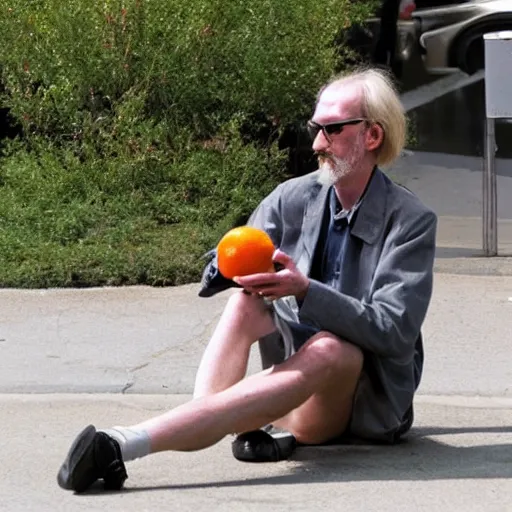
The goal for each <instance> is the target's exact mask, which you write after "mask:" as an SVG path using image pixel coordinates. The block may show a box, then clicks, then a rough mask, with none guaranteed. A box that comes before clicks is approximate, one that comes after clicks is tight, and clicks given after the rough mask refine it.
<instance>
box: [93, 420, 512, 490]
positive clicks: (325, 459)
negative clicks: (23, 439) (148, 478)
mask: <svg viewBox="0 0 512 512" xmlns="http://www.w3.org/2000/svg"><path fill="white" fill-rule="evenodd" d="M511 433H512V426H510V427H469V428H465V427H461V428H449V427H448V428H444V427H440V428H437V427H419V428H414V429H413V430H412V431H411V433H410V434H409V436H408V438H407V440H405V441H404V442H402V443H401V444H398V445H395V446H387V445H368V444H351V445H330V446H321V447H313V446H311V447H310V446H306V447H299V448H298V449H297V451H296V454H295V457H294V458H293V459H291V462H292V463H294V464H296V465H295V466H293V467H291V468H288V467H286V466H284V470H289V471H290V472H289V473H287V474H283V475H277V476H272V477H256V478H247V479H244V478H240V479H235V480H212V481H205V482H204V483H203V482H194V483H190V484H182V485H172V484H170V485H158V486H145V487H134V488H127V489H124V491H123V492H124V493H134V492H146V491H161V490H190V489H208V488H219V487H220V488H223V487H224V488H229V487H243V486H259V485H291V484H307V483H327V482H364V481H391V480H395V481H404V480H409V481H414V480H438V479H443V480H446V479H448V480H451V479H469V478H471V479H490V478H512V443H508V442H507V443H500V444H492V445H490V444H483V445H480V444H475V436H476V437H477V438H478V435H479V434H485V435H487V437H486V439H487V440H488V439H489V437H488V435H489V434H494V435H496V436H497V441H500V437H501V436H503V435H504V434H511ZM430 436H435V437H436V439H432V438H431V437H430ZM453 436H463V437H459V438H454V437H453ZM441 437H443V438H444V439H440V438H441ZM503 437H504V436H503ZM506 438H507V439H506V440H507V441H509V440H511V438H510V436H508V435H507V436H506ZM503 440H504V439H503ZM450 442H451V443H453V444H450ZM454 443H458V445H455V444H454ZM461 444H472V446H467V445H466V446H461ZM233 463H234V464H237V463H236V462H233ZM285 464H290V463H289V462H287V463H285ZM97 493H102V494H104V493H105V491H103V490H102V489H101V488H100V486H96V487H94V488H92V489H91V490H89V491H88V493H87V494H97Z"/></svg>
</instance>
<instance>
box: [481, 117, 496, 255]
mask: <svg viewBox="0 0 512 512" xmlns="http://www.w3.org/2000/svg"><path fill="white" fill-rule="evenodd" d="M494 126H495V122H494V119H492V118H488V117H486V121H485V169H484V175H483V248H484V253H485V255H486V256H496V255H497V254H498V222H497V218H498V209H497V203H498V201H497V189H496V160H495V155H496V137H495V132H494Z"/></svg>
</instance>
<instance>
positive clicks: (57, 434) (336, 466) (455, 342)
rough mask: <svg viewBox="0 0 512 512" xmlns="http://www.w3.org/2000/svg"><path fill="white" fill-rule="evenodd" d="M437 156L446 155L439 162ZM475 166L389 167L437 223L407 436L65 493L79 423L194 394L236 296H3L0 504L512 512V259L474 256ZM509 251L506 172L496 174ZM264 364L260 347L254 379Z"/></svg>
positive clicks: (425, 163)
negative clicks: (65, 470) (421, 364)
mask: <svg viewBox="0 0 512 512" xmlns="http://www.w3.org/2000/svg"><path fill="white" fill-rule="evenodd" d="M435 158H438V160H435ZM477 163H478V162H474V161H466V160H464V159H460V160H457V159H451V158H450V157H447V156H441V157H433V156H431V155H421V154H414V155H410V156H408V157H405V158H404V159H402V161H401V162H400V163H399V165H397V166H395V167H394V168H393V169H391V170H390V173H391V174H392V175H393V177H395V178H396V179H397V180H399V181H400V182H402V183H403V184H405V185H406V186H408V187H409V188H411V189H412V190H413V191H414V192H416V193H417V194H418V195H419V196H420V197H421V198H422V199H423V200H424V201H425V202H426V203H427V204H429V205H430V206H431V207H432V208H433V209H434V210H435V211H436V212H437V213H438V215H439V220H440V222H439V226H440V229H439V236H438V241H437V245H438V251H437V257H436V275H435V286H434V295H433V299H432V303H431V307H430V310H429V313H428V316H427V319H426V322H425V326H424V333H425V345H426V366H425V373H424V378H423V381H422V383H421V386H420V389H419V394H418V398H417V401H416V423H415V427H414V428H413V431H412V432H411V435H410V436H409V441H408V442H407V443H404V444H402V445H399V446H396V447H384V446H368V445H360V446H335V447H332V446H331V447H319V448H309V447H308V448H301V449H299V450H298V451H297V453H296V455H295V456H294V458H293V459H292V460H291V461H286V462H283V463H279V464H274V465H272V464H271V465H247V464H241V463H238V462H237V461H235V460H234V459H233V458H232V457H231V454H230V446H229V443H230V439H225V440H224V441H222V442H221V443H219V444H218V445H217V446H215V447H213V448H211V449H209V450H205V451H201V452H197V453H192V454H187V453H185V454H180V453H172V454H157V455H155V456H152V457H148V458H145V459H143V460H140V461H135V462H134V463H130V465H129V467H128V472H129V475H130V478H129V480H128V481H127V490H126V491H125V492H123V493H114V494H104V493H98V491H97V490H93V491H92V492H91V493H88V494H87V495H84V496H74V495H72V494H70V493H66V492H63V491H62V490H60V489H59V488H58V487H57V485H56V483H55V475H56V471H57V469H58V467H59V465H60V463H61V461H62V459H63V457H64V455H65V453H66V450H67V449H68V447H69V444H70V442H71V441H72V439H73V437H74V436H75V434H76V433H77V431H79V430H80V429H81V428H82V427H83V426H84V425H85V424H87V423H89V422H93V423H95V424H97V425H98V426H108V425H112V424H131V423H134V422H138V421H140V420H142V419H144V418H147V417H148V416H150V415H155V414H159V413H160V412H163V411H165V410H167V409H169V408H171V407H174V406H175V405H178V404H179V403H182V402H183V401H186V400H187V399H188V398H189V394H190V392H191V390H192V387H193V381H194V375H195V370H196V368H197V364H198V362H199V358H200V355H201V351H202V349H203V347H204V345H205V344H206V343H207V340H208V338H209V336H210V334H211V332H212V329H213V327H214V325H215V322H216V320H217V318H218V316H219V314H220V312H221V311H222V308H223V305H224V303H225V301H226V299H227V295H228V294H222V295H220V296H216V297H213V298H210V299H200V298H199V297H197V289H198V286H197V285H195V284H192V285H187V286H183V287H176V288H149V287H129V288H119V289H114V288H106V289H89V290H24V291H22V290H0V315H1V316H0V319H1V322H0V361H1V365H0V368H1V372H0V417H1V418H2V430H1V435H0V454H1V460H2V462H3V463H2V464H0V477H1V478H0V503H1V506H0V510H2V511H3V510H5V511H9V512H10V511H26V510H37V511H47V510H48V511H54V510H66V511H68V510H69V511H75V510H77V511H82V510H90V511H96V510H98V511H100V510H106V509H109V510H112V511H117V510H120V511H121V510H122V511H132V510H133V511H141V510H155V509H158V508H163V507H165V508H166V509H170V508H178V507H179V508H180V509H181V510H185V511H186V510H194V511H202V510H219V511H223V510H226V509H227V508H228V507H229V508H231V509H233V510H244V511H245V510H250V511H252V510H255V511H260V510H322V509H327V508H330V509H333V510H346V511H358V510H379V511H381V510H382V511H388V510H389V511H392V510H393V511H397V510H398V511H401V510H404V511H405V510H410V509H411V508H412V509H417V510H428V511H432V510H434V511H437V510H440V511H444V510H449V511H459V510H460V511H481V510H486V512H494V511H496V512H498V511H499V512H503V511H508V512H511V511H512V505H511V504H512V478H511V477H512V386H511V384H512V364H511V363H510V361H511V355H512V348H511V345H510V340H511V334H510V333H511V327H512V321H511V320H510V318H511V315H512V263H511V260H512V258H509V257H506V256H504V255H503V256H501V257H500V258H492V259H487V258H483V257H482V256H481V253H479V250H480V249H481V235H480V233H481V220H480V218H479V215H480V212H481V201H480V198H481V194H480V193H479V190H481V189H479V188H478V187H479V186H480V187H481V175H480V174H479V172H478V168H477ZM499 173H500V175H499V178H498V187H499V191H500V198H499V204H498V206H499V216H500V227H502V226H505V227H504V228H503V227H502V229H501V230H500V235H499V242H500V249H501V252H502V253H503V254H506V253H508V251H509V249H510V247H511V242H512V234H510V235H509V234H508V233H509V232H508V231H507V229H508V228H507V227H506V226H508V225H509V221H512V202H510V201H508V200H507V198H508V197H510V193H512V172H509V169H508V168H507V167H506V166H505V167H501V169H500V168H499ZM258 369H259V361H258V357H257V354H256V353H254V354H253V357H252V358H251V364H250V372H255V371H257V370H258Z"/></svg>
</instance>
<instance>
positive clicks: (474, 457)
mask: <svg viewBox="0 0 512 512" xmlns="http://www.w3.org/2000/svg"><path fill="white" fill-rule="evenodd" d="M185 398H186V397H185V396H174V395H158V396H154V395H132V396H122V395H21V396H20V395H4V396H0V415H1V417H2V437H1V441H0V443H1V452H2V461H3V463H2V464H1V465H0V502H1V504H2V506H1V510H2V511H6V512H27V511H37V512H55V511H65V512H78V511H80V512H81V511H88V512H91V511H98V512H100V511H106V510H108V511H110V512H144V511H148V512H154V511H160V510H169V511H175V510H176V511H183V512H188V511H194V512H211V511H215V512H217V511H218V512H225V511H227V510H229V511H232V512H247V511H249V512H252V511H255V512H269V511H272V512H281V511H310V512H314V511H324V510H332V511H338V510H343V511H344V512H360V511H363V510H365V511H366V510H368V511H378V512H410V511H411V510H415V511H416V510H417V511H420V512H422V511H425V512H427V511H428V512H434V511H435V512H437V511H442V512H444V511H449V512H453V511H461V512H462V511H464V512H481V511H482V510H485V512H510V510H511V496H512V445H511V438H512V427H511V425H512V404H511V403H510V402H511V401H510V399H508V401H506V400H504V399H502V400H501V401H497V400H494V401H492V400H489V399H469V398H463V399H461V398H452V399H450V400H447V399H439V398H435V397H432V398H425V397H422V398H420V399H419V400H418V404H417V421H416V427H415V428H414V430H413V432H412V434H411V436H410V440H409V442H407V443H403V444H401V445H398V446H395V447H386V446H369V445H360V446H325V447H318V448H313V447H303V448H299V449H298V450H297V452H296V454H295V455H294V457H293V458H292V459H291V460H289V461H285V462H281V463H277V464H244V463H241V462H238V461H236V460H235V459H233V457H232V456H231V447H230V439H229V438H228V439H225V440H223V441H222V442H221V443H219V444H218V445H216V446H214V447H212V448H210V449H208V450H203V451H200V452H195V453H161V454H156V455H153V456H151V457H147V458H144V459H141V460H138V461H134V462H132V463H129V464H128V466H127V468H128V474H129V478H128V480H127V481H126V490H125V491H123V492H122V493H111V494H108V493H104V492H100V491H99V490H98V488H95V489H92V490H91V491H90V492H89V493H87V494H84V495H78V496H75V495H73V494H71V493H69V492H64V491H62V490H61V489H60V488H58V487H57V484H56V482H55V477H56V472H57V469H58V467H59V466H60V464H61V462H62V460H63V457H64V455H65V453H66V451H67V450H68V448H69V445H70V443H71V442H72V440H73V437H74V435H75V434H76V433H77V432H78V431H79V430H81V429H82V427H83V426H84V425H85V424H87V423H89V422H91V421H92V422H95V423H96V424H98V425H105V424H109V423H110V422H111V421H112V419H113V418H115V419H116V420H117V421H118V422H119V423H121V424H132V423H134V422H137V421H140V420H141V419H143V418H146V417H147V416H148V415H154V414H157V413H159V412H163V411H165V410H166V409H168V408H169V407H173V406H175V405H177V404H179V403H182V402H183V401H184V400H185ZM6 440H9V441H8V442H6Z"/></svg>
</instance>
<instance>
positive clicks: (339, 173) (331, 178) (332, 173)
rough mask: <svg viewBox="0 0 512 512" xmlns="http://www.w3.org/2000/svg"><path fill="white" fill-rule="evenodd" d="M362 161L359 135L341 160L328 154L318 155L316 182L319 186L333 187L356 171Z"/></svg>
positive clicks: (362, 148) (362, 149)
mask: <svg viewBox="0 0 512 512" xmlns="http://www.w3.org/2000/svg"><path fill="white" fill-rule="evenodd" d="M363 159H364V145H363V135H362V134H360V135H359V136H358V137H357V138H356V140H355V141H354V144H353V145H352V148H351V150H350V151H349V152H348V154H347V155H346V156H345V157H344V158H341V157H339V156H336V155H333V154H330V153H320V154H319V155H318V170H319V171H320V174H319V176H318V182H319V183H320V184H321V185H328V186H331V185H334V184H335V183H338V182H339V181H340V180H343V179H346V178H347V177H349V176H351V175H352V174H353V173H354V172H356V171H357V168H358V166H359V165H360V164H361V162H362V160H363Z"/></svg>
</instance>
